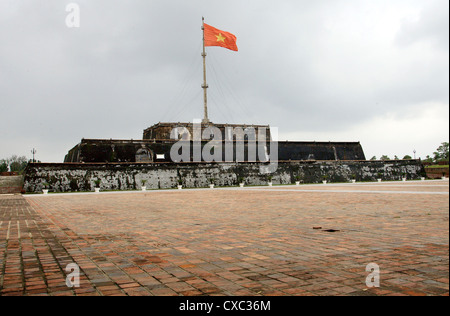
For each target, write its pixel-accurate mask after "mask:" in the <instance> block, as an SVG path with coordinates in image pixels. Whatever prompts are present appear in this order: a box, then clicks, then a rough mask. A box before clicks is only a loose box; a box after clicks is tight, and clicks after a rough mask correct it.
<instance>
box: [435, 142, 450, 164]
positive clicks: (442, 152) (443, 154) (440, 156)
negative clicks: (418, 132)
mask: <svg viewBox="0 0 450 316" xmlns="http://www.w3.org/2000/svg"><path fill="white" fill-rule="evenodd" d="M433 154H434V160H435V161H436V162H438V161H442V160H448V156H449V143H448V142H443V143H441V146H439V147H438V148H437V149H436V151H435V152H434V153H433Z"/></svg>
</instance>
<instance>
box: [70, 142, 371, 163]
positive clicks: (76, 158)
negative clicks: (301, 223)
mask: <svg viewBox="0 0 450 316" xmlns="http://www.w3.org/2000/svg"><path fill="white" fill-rule="evenodd" d="M174 143H175V141H168V140H163V141H160V140H157V141H151V140H113V139H82V140H81V142H80V143H79V144H78V145H76V146H75V147H74V148H72V149H71V150H70V151H69V152H68V154H67V155H66V157H65V159H64V162H85V163H105V162H108V163H110V162H114V163H115V162H120V163H123V162H128V163H131V162H172V160H171V157H170V156H171V155H170V151H171V149H172V146H173V145H174ZM208 143H209V141H203V142H201V148H204V146H205V145H207V144H208ZM187 144H188V145H187V148H190V157H191V158H190V161H194V159H193V152H194V150H193V143H192V142H187ZM219 144H221V146H222V159H221V160H222V161H226V159H225V151H226V150H225V147H224V146H225V142H221V143H219ZM232 146H233V147H232V148H233V153H234V157H233V161H236V152H237V147H240V146H243V148H244V149H243V151H244V161H248V160H249V159H248V152H249V151H248V146H249V142H248V141H244V142H233V143H232ZM271 148H272V145H271V144H270V143H267V150H268V152H270V149H271ZM277 150H278V160H365V159H366V157H365V155H364V151H363V148H362V146H361V144H360V143H359V142H297V141H279V142H277ZM161 157H162V158H161ZM263 158H265V155H264V157H263ZM253 160H254V159H253ZM257 160H260V161H261V160H262V161H265V160H264V159H261V157H259V154H258V158H257Z"/></svg>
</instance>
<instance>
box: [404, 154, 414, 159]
mask: <svg viewBox="0 0 450 316" xmlns="http://www.w3.org/2000/svg"><path fill="white" fill-rule="evenodd" d="M410 159H412V157H411V156H410V155H406V156H405V157H403V160H410Z"/></svg>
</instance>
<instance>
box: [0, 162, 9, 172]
mask: <svg viewBox="0 0 450 316" xmlns="http://www.w3.org/2000/svg"><path fill="white" fill-rule="evenodd" d="M8 170H9V166H8V162H7V161H6V160H4V159H2V160H0V172H8Z"/></svg>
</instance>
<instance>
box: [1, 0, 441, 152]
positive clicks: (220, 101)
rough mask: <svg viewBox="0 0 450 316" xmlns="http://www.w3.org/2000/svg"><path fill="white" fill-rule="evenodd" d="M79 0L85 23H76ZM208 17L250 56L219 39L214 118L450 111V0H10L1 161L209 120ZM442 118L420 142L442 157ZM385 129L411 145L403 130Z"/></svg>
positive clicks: (318, 121) (212, 79) (316, 125)
mask: <svg viewBox="0 0 450 316" xmlns="http://www.w3.org/2000/svg"><path fill="white" fill-rule="evenodd" d="M70 2H75V3H78V4H79V5H80V7H81V27H80V28H79V29H69V28H67V27H66V26H65V18H66V15H67V14H68V13H67V12H65V6H66V4H68V3H70ZM202 16H205V17H206V22H207V23H209V24H211V25H214V26H216V27H217V28H221V29H223V30H226V31H229V32H232V33H234V34H235V35H236V36H237V37H238V47H239V52H237V53H235V52H231V51H228V50H226V49H222V48H217V47H211V48H208V59H207V62H208V82H209V85H210V89H209V91H208V92H209V100H210V118H211V119H212V120H213V121H216V122H230V123H232V122H234V123H262V124H270V125H272V126H277V127H279V129H280V134H281V135H283V134H285V135H289V136H290V137H292V138H295V139H296V140H301V139H302V136H303V135H305V133H306V132H307V134H308V136H309V135H311V134H309V133H313V134H314V133H315V135H317V137H318V138H317V140H322V139H319V138H323V137H327V139H326V140H341V139H336V138H337V137H338V135H345V137H347V138H349V139H345V140H360V135H358V133H357V132H356V131H354V132H352V133H351V134H349V133H348V131H352V130H353V128H354V127H356V126H358V127H361V126H364V124H365V123H367V126H371V124H372V122H374V121H375V120H378V119H379V118H380V117H386V116H387V115H392V116H391V117H397V118H399V120H400V118H403V117H410V119H411V121H414V120H415V119H419V117H417V116H420V115H422V114H420V113H421V112H420V111H418V110H417V109H418V108H419V109H420V108H422V107H424V108H425V107H428V106H431V107H432V108H433V109H435V108H436V109H440V111H441V112H442V113H446V112H448V102H449V100H448V99H449V98H448V85H449V82H448V81H449V80H448V77H449V76H448V20H449V19H448V2H447V1H445V0H434V1H425V2H424V1H419V0H416V1H411V0H408V1H406V0H396V1H387V0H381V1H376V2H374V1H360V0H358V1H350V2H349V1H297V0H295V1H294V0H292V1H288V0H284V1H282V3H280V1H278V2H274V1H268V0H264V1H260V0H258V1H235V0H233V1H227V3H226V5H225V6H224V5H223V1H202V0H193V1H181V0H172V1H156V0H154V1H143V0H131V1H126V2H125V1H117V0H116V1H106V0H90V1H87V0H78V1H76V0H74V1H60V0H58V1H56V0H49V1H45V2H42V1H25V0H19V1H13V0H4V1H2V2H1V3H0V39H1V40H2V45H1V47H0V69H1V71H0V89H1V91H0V113H1V125H0V132H1V135H2V136H3V137H2V140H0V157H5V156H9V155H12V154H25V155H28V156H30V155H29V150H30V149H31V148H33V147H39V148H38V150H39V154H40V159H42V160H46V161H61V160H62V159H63V156H64V154H65V153H66V151H67V150H68V149H69V148H71V147H72V146H73V145H75V144H76V143H77V142H78V141H79V140H80V139H81V138H82V137H86V138H125V139H127V138H134V139H137V138H140V137H142V130H143V129H145V128H146V127H148V126H150V125H152V124H154V123H157V122H158V121H191V120H192V119H193V118H201V116H202V94H201V89H200V85H201V57H200V51H201V30H200V25H201V17H202ZM438 112H439V110H436V113H438ZM433 113H435V112H433ZM429 122H430V124H431V125H430V126H423V128H430V129H434V130H435V133H434V134H433V135H430V136H429V137H428V138H427V139H421V140H420V143H417V144H416V145H415V146H419V147H420V148H422V151H423V152H426V151H428V153H431V151H432V150H434V149H435V147H437V145H439V143H440V142H441V141H444V140H445V139H444V138H445V137H447V138H448V136H446V135H448V119H445V121H444V124H443V126H440V127H436V126H435V121H434V120H432V119H430V121H429ZM424 123H425V124H427V122H424ZM385 133H386V135H390V137H389V138H388V139H389V141H390V143H389V144H386V145H384V146H386V148H398V150H399V152H398V153H396V154H398V155H399V156H400V155H402V154H403V153H402V152H403V151H405V150H406V149H404V148H403V147H402V145H403V144H404V143H405V141H404V139H405V138H404V135H398V137H395V135H392V131H389V130H386V131H385ZM396 133H398V131H396ZM419 133H420V131H419V130H418V131H417V135H410V137H411V139H420V137H419ZM361 134H362V135H363V134H365V133H363V132H362V133H361ZM386 135H380V139H386V137H384V136H386ZM367 141H371V142H372V141H373V140H371V139H368V140H367ZM412 145H413V144H411V146H412ZM408 146H410V145H408ZM363 147H367V148H371V149H370V151H374V153H373V154H377V155H381V154H383V153H384V152H383V150H384V148H383V144H382V143H380V144H376V145H375V144H372V143H369V144H367V143H363ZM39 154H38V156H39ZM370 154H372V152H370V153H368V154H367V155H368V156H369V155H370Z"/></svg>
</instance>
